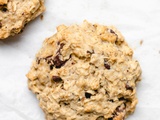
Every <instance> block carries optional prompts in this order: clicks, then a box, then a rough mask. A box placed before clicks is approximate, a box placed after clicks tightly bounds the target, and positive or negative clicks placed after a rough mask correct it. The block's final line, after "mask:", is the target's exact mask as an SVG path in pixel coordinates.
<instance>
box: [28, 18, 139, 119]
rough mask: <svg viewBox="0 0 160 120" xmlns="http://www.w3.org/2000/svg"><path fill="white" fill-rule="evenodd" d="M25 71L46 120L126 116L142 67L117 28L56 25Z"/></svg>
mask: <svg viewBox="0 0 160 120" xmlns="http://www.w3.org/2000/svg"><path fill="white" fill-rule="evenodd" d="M57 30H58V32H57V33H56V34H55V35H53V36H52V37H50V38H48V39H46V40H45V41H44V43H43V47H42V48H41V50H40V51H39V52H38V54H37V55H36V59H35V61H34V62H33V65H32V67H31V70H30V71H29V73H28V74H27V77H28V86H29V89H30V90H31V91H33V93H35V94H36V95H37V98H38V99H39V101H40V107H41V108H42V109H43V111H44V112H45V115H46V120H124V119H125V118H126V117H127V116H128V115H129V114H131V113H133V112H134V110H135V106H136V104H137V98H136V84H137V82H138V81H140V75H141V69H140V66H139V63H138V61H136V60H133V59H132V55H133V51H132V49H131V48H130V47H129V46H128V44H127V43H126V42H125V40H124V38H123V36H122V35H121V33H120V32H119V31H118V30H117V29H116V28H115V27H113V26H103V25H99V24H90V23H88V22H87V21H84V23H83V24H82V25H72V26H69V27H67V26H65V25H61V26H59V27H58V28H57Z"/></svg>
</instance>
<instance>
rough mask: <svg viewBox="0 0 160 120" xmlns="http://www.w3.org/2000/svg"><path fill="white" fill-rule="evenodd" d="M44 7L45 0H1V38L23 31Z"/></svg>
mask: <svg viewBox="0 0 160 120" xmlns="http://www.w3.org/2000/svg"><path fill="white" fill-rule="evenodd" d="M44 9H45V8H44V0H0V39H5V38H7V37H9V36H13V35H15V34H18V33H20V32H22V30H23V28H24V27H25V25H26V24H27V23H28V22H29V21H31V20H33V19H34V18H36V17H37V16H38V15H39V14H41V13H42V12H43V11H44Z"/></svg>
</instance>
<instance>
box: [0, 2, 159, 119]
mask: <svg viewBox="0 0 160 120" xmlns="http://www.w3.org/2000/svg"><path fill="white" fill-rule="evenodd" d="M45 4H46V11H45V13H44V14H43V15H44V19H43V20H41V19H40V17H39V18H37V19H36V20H34V21H33V22H31V23H30V24H29V25H28V26H27V27H26V28H25V30H24V32H23V33H22V34H20V35H17V36H15V37H10V38H8V39H7V40H4V41H0V120H45V117H44V114H43V112H42V110H41V109H40V107H39V105H38V100H37V99H36V97H35V95H34V94H32V93H31V92H30V91H29V90H28V88H27V78H26V76H25V75H26V74H27V72H28V71H29V68H30V66H31V62H32V60H33V59H34V56H35V54H36V53H37V51H38V50H39V49H40V47H41V45H42V42H43V41H44V39H45V38H47V37H50V36H51V35H53V34H54V33H55V32H56V26H58V25H60V24H66V25H70V24H74V23H77V24H81V23H82V22H83V20H85V19H86V20H88V21H89V22H92V23H99V24H104V25H114V26H116V27H117V28H118V29H119V30H120V31H121V32H122V34H123V35H124V36H125V38H126V41H127V42H128V44H129V45H130V46H131V47H132V48H133V49H134V58H135V59H137V60H138V61H139V62H140V65H141V67H142V71H143V75H142V82H140V84H139V85H138V88H137V94H138V98H139V103H138V105H137V108H136V111H135V113H134V114H133V115H131V116H130V117H129V118H128V119H127V120H160V118H159V115H160V0H46V2H45ZM140 41H141V43H142V44H141V45H140Z"/></svg>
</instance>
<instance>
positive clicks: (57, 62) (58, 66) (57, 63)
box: [53, 55, 68, 68]
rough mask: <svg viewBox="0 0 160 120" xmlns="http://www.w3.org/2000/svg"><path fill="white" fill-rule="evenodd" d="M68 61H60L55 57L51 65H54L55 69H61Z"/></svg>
mask: <svg viewBox="0 0 160 120" xmlns="http://www.w3.org/2000/svg"><path fill="white" fill-rule="evenodd" d="M67 61H68V60H65V61H62V60H61V59H60V58H59V55H57V56H56V57H55V58H54V60H53V63H54V65H55V67H56V68H61V67H62V66H63V65H64V64H65V63H66V62H67Z"/></svg>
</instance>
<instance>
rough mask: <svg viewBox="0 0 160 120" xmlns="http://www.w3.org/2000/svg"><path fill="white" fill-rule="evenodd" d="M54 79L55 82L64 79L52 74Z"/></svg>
mask: <svg viewBox="0 0 160 120" xmlns="http://www.w3.org/2000/svg"><path fill="white" fill-rule="evenodd" d="M52 80H53V81H54V82H61V81H62V78H61V77H59V76H52Z"/></svg>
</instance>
